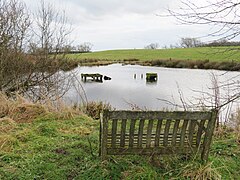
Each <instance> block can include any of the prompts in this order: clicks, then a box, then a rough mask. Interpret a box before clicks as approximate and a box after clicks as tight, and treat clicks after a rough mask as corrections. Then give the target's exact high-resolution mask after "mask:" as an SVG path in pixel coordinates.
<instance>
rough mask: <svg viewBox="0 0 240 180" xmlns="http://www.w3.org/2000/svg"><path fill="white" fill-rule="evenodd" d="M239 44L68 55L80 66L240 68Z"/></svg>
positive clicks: (233, 69) (235, 69)
mask: <svg viewBox="0 0 240 180" xmlns="http://www.w3.org/2000/svg"><path fill="white" fill-rule="evenodd" d="M239 55H240V52H239V47H197V48H174V49H153V50H152V49H132V50H131V49H127V50H107V51H98V52H91V53H83V54H69V55H68V56H67V57H68V58H69V60H70V61H71V60H72V61H77V62H79V64H80V65H90V66H93V65H107V64H112V63H123V64H140V65H148V66H162V67H172V68H198V69H219V70H232V71H238V70H240V58H239V57H240V56H239Z"/></svg>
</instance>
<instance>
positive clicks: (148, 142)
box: [146, 119, 153, 148]
mask: <svg viewBox="0 0 240 180" xmlns="http://www.w3.org/2000/svg"><path fill="white" fill-rule="evenodd" d="M152 128H153V120H152V119H151V120H149V121H148V128H147V143H146V147H147V148H148V147H150V146H151V134H152Z"/></svg>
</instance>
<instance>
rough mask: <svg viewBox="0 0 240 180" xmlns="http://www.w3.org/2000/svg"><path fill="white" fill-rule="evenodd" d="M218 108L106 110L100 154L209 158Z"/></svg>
mask: <svg viewBox="0 0 240 180" xmlns="http://www.w3.org/2000/svg"><path fill="white" fill-rule="evenodd" d="M215 122H216V112H215V111H204V112H199V111H195V112H188V111H174V112H163V111H107V110H106V111H104V112H103V114H101V125H100V155H101V157H102V159H105V158H106V156H107V155H127V154H140V155H142V154H143V155H144V154H148V155H153V154H189V153H196V152H201V158H202V159H203V160H207V158H208V154H209V148H210V144H211V141H212V135H213V131H214V128H215Z"/></svg>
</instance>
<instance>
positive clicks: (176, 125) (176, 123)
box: [172, 120, 181, 146]
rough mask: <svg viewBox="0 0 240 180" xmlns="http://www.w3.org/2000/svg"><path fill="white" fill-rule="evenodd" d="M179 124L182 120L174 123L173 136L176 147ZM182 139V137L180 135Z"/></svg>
mask: <svg viewBox="0 0 240 180" xmlns="http://www.w3.org/2000/svg"><path fill="white" fill-rule="evenodd" d="M179 123H180V120H176V121H175V123H174V128H173V134H172V146H175V145H176V139H177V132H178V127H179ZM180 137H181V135H180Z"/></svg>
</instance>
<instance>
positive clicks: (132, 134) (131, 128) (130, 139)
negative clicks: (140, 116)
mask: <svg viewBox="0 0 240 180" xmlns="http://www.w3.org/2000/svg"><path fill="white" fill-rule="evenodd" d="M135 123H136V119H131V124H130V131H129V147H133V142H134V131H135Z"/></svg>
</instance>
